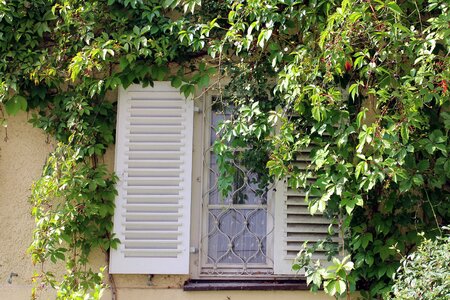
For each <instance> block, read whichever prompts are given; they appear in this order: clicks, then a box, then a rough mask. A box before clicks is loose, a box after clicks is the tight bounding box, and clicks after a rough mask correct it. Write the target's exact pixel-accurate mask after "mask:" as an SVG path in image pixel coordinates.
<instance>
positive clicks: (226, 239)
mask: <svg viewBox="0 0 450 300" xmlns="http://www.w3.org/2000/svg"><path fill="white" fill-rule="evenodd" d="M214 100H215V99H213V101H212V102H213V103H211V104H210V107H209V109H205V110H204V111H205V112H210V114H209V113H205V114H204V116H205V118H206V119H205V124H207V126H205V128H207V130H208V133H206V134H205V137H207V143H208V148H207V149H206V151H205V153H204V167H205V170H206V174H207V177H208V181H209V183H208V185H207V187H206V188H205V189H204V193H203V197H202V204H203V205H202V207H203V220H205V221H206V223H207V224H205V225H204V227H203V228H204V230H203V234H202V239H201V243H202V247H201V251H202V253H201V254H202V259H203V262H202V269H201V271H202V274H204V275H243V276H244V275H271V274H273V260H272V253H271V250H272V242H273V241H272V239H273V236H272V235H273V224H274V220H273V215H272V213H271V210H272V209H271V205H270V203H268V200H269V199H268V198H269V192H268V191H270V188H269V187H267V188H265V189H263V190H261V189H260V188H258V177H257V175H256V174H254V173H252V172H251V171H248V170H246V169H245V168H244V167H242V166H241V165H240V164H239V162H237V161H230V162H229V163H230V164H232V165H233V167H234V168H235V170H236V174H235V176H234V180H233V183H232V185H233V186H232V191H231V193H230V194H229V195H228V196H227V197H222V196H221V195H220V194H219V191H218V188H217V179H218V176H219V174H218V170H217V165H216V156H215V154H214V153H213V152H212V149H211V146H212V145H213V143H214V141H215V139H216V127H217V125H218V124H220V122H222V121H223V120H225V119H227V118H230V117H231V115H230V114H224V113H223V112H220V111H218V110H216V109H215V108H216V107H217V105H215V104H216V103H214ZM216 101H217V100H216Z"/></svg>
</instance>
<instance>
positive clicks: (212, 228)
mask: <svg viewBox="0 0 450 300" xmlns="http://www.w3.org/2000/svg"><path fill="white" fill-rule="evenodd" d="M266 220H267V212H266V210H265V209H210V210H209V233H208V242H209V243H208V244H209V247H208V263H218V264H243V263H247V264H248V263H251V264H261V263H262V264H265V263H266V235H267V232H266V230H267V229H266V228H267V226H266Z"/></svg>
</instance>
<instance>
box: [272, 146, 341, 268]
mask: <svg viewBox="0 0 450 300" xmlns="http://www.w3.org/2000/svg"><path fill="white" fill-rule="evenodd" d="M310 152H311V149H306V150H305V151H303V152H301V153H300V154H298V155H297V156H296V160H295V161H294V163H293V164H294V166H296V167H297V168H299V169H300V170H306V168H307V166H308V164H309V163H310V162H311V158H310ZM310 180H311V181H312V180H314V178H311V179H310ZM276 190H277V191H276V196H275V197H276V199H275V229H274V231H275V247H274V253H276V254H277V255H275V257H274V273H275V274H296V272H294V271H292V269H291V267H292V263H293V260H294V258H295V257H296V256H297V253H298V252H299V250H300V249H301V246H302V245H303V243H304V242H306V241H308V242H309V243H311V244H312V243H315V242H318V241H321V240H324V239H326V238H327V237H328V229H329V225H330V220H328V219H327V218H325V217H324V216H323V215H321V214H319V213H318V214H315V215H311V214H310V213H309V211H308V204H307V203H306V201H305V197H306V193H305V191H303V190H299V189H291V188H288V187H287V184H286V182H285V181H280V182H279V183H278V186H277V189H276ZM314 198H317V197H314V196H309V199H310V200H312V199H314ZM332 242H335V243H338V242H339V240H338V237H332ZM312 258H313V260H317V259H320V260H324V261H325V260H326V259H327V257H326V255H325V253H321V252H320V251H318V252H317V253H314V254H313V257H312Z"/></svg>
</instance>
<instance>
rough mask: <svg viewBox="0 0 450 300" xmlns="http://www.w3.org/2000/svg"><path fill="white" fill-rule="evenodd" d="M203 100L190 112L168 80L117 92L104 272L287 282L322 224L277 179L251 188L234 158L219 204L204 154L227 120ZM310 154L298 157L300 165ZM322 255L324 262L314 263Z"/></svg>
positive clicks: (323, 230)
mask: <svg viewBox="0 0 450 300" xmlns="http://www.w3.org/2000/svg"><path fill="white" fill-rule="evenodd" d="M213 104H214V103H213V101H211V99H210V98H206V99H203V100H202V101H198V102H197V103H196V106H197V107H199V108H202V109H199V110H200V111H199V112H197V113H194V104H193V101H192V100H189V99H188V100H186V99H184V98H183V97H182V95H180V93H179V91H178V90H176V89H174V88H172V87H171V86H170V83H169V82H155V84H154V87H146V88H142V87H141V86H140V85H132V86H130V87H129V88H128V89H127V90H123V89H121V90H120V92H119V105H118V119H117V139H116V157H115V162H116V163H115V170H116V173H117V175H118V177H119V183H118V185H117V189H118V197H117V200H116V210H115V215H114V232H115V234H116V235H117V237H118V238H119V239H120V240H121V244H120V245H119V247H118V249H117V250H113V251H111V263H110V272H111V273H121V274H126V273H129V274H191V277H192V278H203V277H205V278H207V277H214V278H220V277H227V278H230V276H233V278H237V277H242V278H246V277H248V276H249V275H251V277H253V278H254V277H258V276H259V277H266V278H267V277H272V276H273V275H276V276H279V275H289V274H291V275H292V271H291V263H292V259H293V258H294V257H295V255H296V254H297V251H298V250H299V249H300V246H301V245H302V244H303V242H304V241H306V240H308V241H311V242H313V241H317V240H319V239H323V238H325V237H326V236H327V231H328V226H329V221H328V220H326V219H325V218H323V217H321V216H319V215H316V216H311V215H309V213H308V210H307V205H306V204H305V202H304V194H302V192H301V191H296V190H290V189H287V188H286V186H285V183H284V182H283V181H281V182H277V183H276V185H274V186H270V187H266V188H265V189H263V190H261V189H258V187H257V185H258V184H257V183H258V178H257V175H256V174H253V173H251V172H249V171H248V170H245V169H244V168H243V167H242V166H241V165H240V164H239V162H238V161H234V162H230V163H231V164H233V166H234V167H235V168H236V176H235V178H234V181H233V183H232V184H233V192H232V193H231V194H230V195H229V196H228V197H225V198H222V197H221V196H220V195H219V193H218V191H217V188H216V185H215V183H216V180H217V168H216V166H215V157H214V154H213V152H212V151H211V147H210V146H211V143H212V142H213V140H214V136H215V132H214V128H215V125H217V124H218V122H220V120H221V119H223V118H225V117H226V116H224V115H222V114H219V113H218V111H217V110H215V109H214V105H213ZM308 159H309V155H308V153H302V154H301V155H299V157H298V161H297V164H299V165H304V164H305V162H306V161H307V160H308ZM318 257H319V258H320V257H321V255H319V256H318Z"/></svg>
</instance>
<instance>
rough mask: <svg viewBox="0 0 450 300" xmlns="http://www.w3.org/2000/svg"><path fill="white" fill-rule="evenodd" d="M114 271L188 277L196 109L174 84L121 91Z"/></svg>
mask: <svg viewBox="0 0 450 300" xmlns="http://www.w3.org/2000/svg"><path fill="white" fill-rule="evenodd" d="M118 110H119V116H118V130H117V143H116V172H117V175H118V176H119V180H120V182H119V184H118V192H119V196H118V198H117V201H116V212H115V217H114V232H115V233H116V235H117V237H118V238H119V239H120V240H121V244H120V245H119V247H118V249H117V250H114V251H112V252H111V264H110V272H111V273H125V274H187V273H188V272H189V233H190V229H189V228H190V220H189V218H190V201H191V199H190V198H191V172H192V132H193V129H192V126H193V104H192V101H190V100H186V99H184V98H183V97H182V96H181V95H180V93H179V91H178V90H176V89H174V88H172V87H171V86H170V83H167V82H155V85H154V87H153V88H150V87H149V88H142V87H140V86H138V85H132V86H130V87H129V88H128V89H127V90H121V91H120V95H119V109H118Z"/></svg>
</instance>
